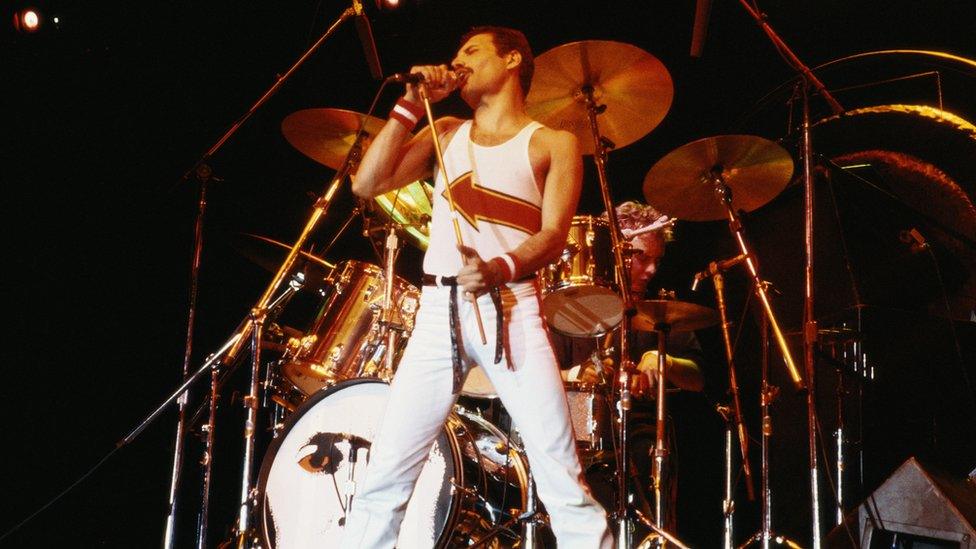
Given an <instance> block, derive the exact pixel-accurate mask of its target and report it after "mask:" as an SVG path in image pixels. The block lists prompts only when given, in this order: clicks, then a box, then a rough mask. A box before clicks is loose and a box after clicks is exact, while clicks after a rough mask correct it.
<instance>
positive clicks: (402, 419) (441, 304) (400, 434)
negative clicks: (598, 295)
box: [341, 282, 613, 549]
mask: <svg viewBox="0 0 976 549" xmlns="http://www.w3.org/2000/svg"><path fill="white" fill-rule="evenodd" d="M449 300H450V289H449V288H446V287H439V286H438V287H435V286H425V287H424V288H423V291H422V294H421V298H420V309H419V311H418V313H417V319H416V325H415V327H414V330H413V333H412V334H411V336H410V339H409V340H408V342H407V346H406V349H405V350H404V354H403V357H402V359H401V360H400V363H399V365H398V367H397V372H396V374H395V376H394V378H393V382H392V384H391V387H390V400H389V403H388V404H387V408H386V413H385V416H384V419H383V422H382V425H381V426H380V428H379V430H378V432H377V435H376V437H375V440H374V441H373V446H372V449H371V451H370V459H369V464H368V466H367V469H366V472H365V480H364V482H363V485H362V486H361V487H360V489H359V490H357V492H358V493H357V495H356V498H355V500H354V504H353V509H352V513H351V514H350V515H349V516H348V517H347V521H346V526H345V531H344V537H343V543H342V545H341V546H342V547H343V548H358V549H381V548H392V547H394V545H395V544H396V540H397V532H398V531H399V527H400V522H401V521H402V520H403V514H404V512H405V509H406V505H407V501H408V500H409V498H410V494H411V493H412V492H413V487H414V484H415V482H416V480H417V478H418V476H419V475H420V471H421V469H422V468H423V465H424V462H425V461H426V459H427V454H428V453H429V452H430V448H431V446H432V444H433V442H434V439H435V438H436V437H437V435H438V434H439V433H440V431H441V429H443V428H444V423H445V421H446V419H447V416H448V414H449V413H450V412H451V409H452V407H453V405H454V402H455V400H456V395H453V394H452V392H451V389H452V379H453V378H452V375H453V369H452V362H451V334H450V323H449V314H448V305H449ZM502 304H503V307H502V309H503V315H504V316H505V320H506V325H505V327H506V328H507V330H508V336H507V342H506V343H507V345H506V348H505V352H506V353H507V354H508V357H507V358H510V359H511V361H512V364H513V365H514V370H510V369H509V368H508V366H507V361H506V360H505V359H503V360H502V361H501V362H500V363H498V364H495V363H494V354H495V333H496V331H495V316H496V313H495V307H494V305H493V304H492V301H491V298H490V296H487V295H485V296H481V298H480V299H479V300H478V306H479V308H480V309H481V316H482V320H483V323H484V328H485V335H486V336H487V339H488V344H487V345H482V343H481V338H480V337H479V335H478V327H477V320H476V319H475V316H474V313H473V307H472V306H471V303H469V302H468V301H466V300H464V298H463V291H462V290H461V289H460V288H459V289H458V313H459V317H460V321H461V328H462V329H461V331H462V334H463V348H464V354H463V355H462V356H463V357H464V360H465V370H466V372H467V371H468V370H470V368H471V367H472V366H473V365H475V364H477V365H479V366H481V367H482V368H483V369H484V370H485V373H486V374H487V375H488V378H489V379H490V380H491V382H492V384H493V385H494V386H495V390H496V392H497V394H498V396H499V398H500V399H501V401H502V404H503V405H504V406H505V409H506V410H507V411H508V413H509V414H510V415H511V418H512V421H513V423H514V425H515V427H516V428H517V429H518V431H519V434H520V436H521V438H522V441H523V444H524V446H525V452H526V454H527V456H528V459H529V467H530V470H531V472H532V475H533V477H534V479H535V484H536V488H537V493H538V495H539V499H540V500H541V501H542V503H543V504H544V505H545V507H546V510H547V511H548V513H549V517H550V526H551V527H552V531H553V533H554V534H555V537H556V540H557V543H558V545H559V547H560V549H568V548H574V549H575V548H579V549H595V548H601V549H604V548H610V547H611V546H612V545H613V540H612V538H611V535H610V532H609V529H608V528H607V515H606V512H605V511H604V509H603V508H602V507H601V506H600V504H599V503H598V502H597V501H596V500H595V499H594V498H593V496H592V494H591V493H590V489H589V486H588V485H587V484H586V481H585V479H584V478H583V474H582V468H581V466H580V462H579V457H578V455H577V453H576V442H575V440H574V437H573V430H572V425H571V423H570V417H569V408H568V406H567V404H566V393H565V390H564V389H563V383H562V379H561V378H560V376H559V367H558V365H557V363H556V359H555V356H554V354H553V351H552V347H551V345H550V342H549V337H548V333H547V331H546V328H545V326H544V324H543V321H542V318H541V316H540V314H539V292H538V289H537V288H536V285H535V283H533V282H522V283H517V284H510V285H509V286H508V287H507V288H503V289H502Z"/></svg>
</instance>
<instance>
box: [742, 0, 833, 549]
mask: <svg viewBox="0 0 976 549" xmlns="http://www.w3.org/2000/svg"><path fill="white" fill-rule="evenodd" d="M739 3H740V4H741V5H742V7H743V8H745V10H746V11H747V12H748V13H749V15H750V17H752V19H753V20H755V21H756V23H757V24H758V25H759V27H760V28H761V29H762V30H763V32H765V33H766V35H767V36H768V37H769V38H770V40H771V41H772V42H773V45H774V46H775V47H776V49H777V50H778V52H779V53H780V55H781V57H783V58H784V59H786V61H787V63H788V64H789V65H790V67H791V68H792V69H794V70H795V71H796V72H797V73H798V74H799V76H800V77H801V80H800V82H798V86H800V87H801V88H802V90H803V96H802V100H803V101H802V103H803V105H802V111H803V116H802V132H801V133H802V147H801V155H802V157H803V214H804V252H805V256H806V261H805V265H804V302H803V351H804V352H803V358H804V361H803V362H804V370H805V374H806V376H807V384H808V386H807V387H806V401H807V436H808V446H809V448H808V451H809V463H810V509H811V515H812V516H811V526H812V530H813V532H812V546H811V547H812V549H820V546H821V540H820V537H821V536H820V534H821V533H820V488H819V484H820V483H819V478H818V477H819V474H818V465H817V423H818V420H817V406H816V390H815V388H816V379H815V376H814V371H815V368H814V351H815V347H816V345H817V333H818V331H817V321H816V319H815V317H814V300H813V280H814V268H813V253H814V247H813V241H814V231H813V204H814V189H813V169H812V161H813V159H812V156H813V153H812V145H811V137H810V94H809V91H810V89H811V88H812V89H813V90H815V91H816V92H817V93H819V94H820V96H821V97H822V98H823V99H824V101H826V102H827V104H828V105H829V106H830V109H831V110H832V111H833V113H834V114H841V113H843V112H844V107H842V106H841V104H840V103H838V102H837V100H836V99H835V98H834V96H833V95H832V94H831V93H830V91H828V90H827V88H826V86H824V84H823V82H821V81H820V79H819V78H817V76H816V75H815V74H814V73H813V71H812V70H810V68H809V67H807V66H806V65H804V64H803V62H802V61H801V60H800V59H799V58H798V57H797V56H796V54H794V53H793V51H792V50H791V49H790V48H789V46H787V45H786V43H785V42H783V40H782V39H781V38H780V37H779V36H778V35H777V34H776V32H775V31H774V30H773V29H772V27H770V25H769V23H768V21H767V17H766V16H765V14H763V13H760V12H759V10H757V9H755V8H754V7H753V6H752V5H750V4H749V1H748V0H739ZM730 211H731V208H730ZM740 244H741V239H740ZM750 266H751V263H750ZM756 282H757V291H758V290H759V288H760V286H758V283H759V280H758V278H757V280H756ZM764 304H765V303H764ZM770 321H771V322H772V328H773V332H774V334H776V337H777V340H779V338H781V335H780V334H778V333H776V332H777V331H778V327H777V326H776V323H775V319H774V318H770ZM781 345H782V344H781ZM791 374H792V371H791ZM794 382H795V383H797V384H798V386H799V381H798V378H797V377H794Z"/></svg>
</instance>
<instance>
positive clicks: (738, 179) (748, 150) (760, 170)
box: [644, 135, 793, 221]
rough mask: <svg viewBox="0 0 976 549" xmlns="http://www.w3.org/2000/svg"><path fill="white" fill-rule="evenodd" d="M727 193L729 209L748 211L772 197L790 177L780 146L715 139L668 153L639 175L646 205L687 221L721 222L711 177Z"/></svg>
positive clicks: (746, 139) (721, 212)
mask: <svg viewBox="0 0 976 549" xmlns="http://www.w3.org/2000/svg"><path fill="white" fill-rule="evenodd" d="M713 171H714V172H715V173H717V174H718V175H720V176H721V178H722V180H723V181H724V182H725V184H726V185H727V186H728V187H729V189H730V190H731V194H732V209H733V210H734V211H736V212H738V211H746V212H751V211H752V210H755V209H757V208H759V207H760V206H762V205H764V204H766V203H767V202H769V201H770V200H772V199H773V198H775V197H776V196H777V195H778V194H779V193H780V192H781V191H782V190H783V189H784V188H785V187H786V185H787V183H789V182H790V179H791V178H792V176H793V159H792V158H791V157H790V154H789V153H788V152H786V150H785V149H784V148H783V147H781V146H780V145H779V144H777V143H775V142H773V141H770V140H768V139H764V138H762V137H756V136H754V135H717V136H714V137H706V138H704V139H699V140H697V141H692V142H691V143H688V144H686V145H682V146H681V147H679V148H677V149H675V150H673V151H671V152H670V153H668V154H667V155H665V156H664V158H662V159H660V160H658V161H657V163H656V164H654V166H653V167H652V168H651V169H650V171H648V172H647V175H646V176H644V198H645V199H646V200H647V203H648V204H650V205H652V206H654V207H655V208H657V209H658V210H660V211H662V212H664V213H667V214H668V215H670V216H671V217H676V218H678V219H684V220H686V221H715V220H719V219H726V218H727V217H728V213H727V211H726V209H725V205H724V204H723V203H722V201H721V200H720V199H719V198H718V196H717V195H716V193H715V187H714V183H713V181H712V180H711V178H706V177H705V176H707V175H709V174H710V173H712V172H713Z"/></svg>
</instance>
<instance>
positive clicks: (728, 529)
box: [691, 255, 756, 549]
mask: <svg viewBox="0 0 976 549" xmlns="http://www.w3.org/2000/svg"><path fill="white" fill-rule="evenodd" d="M747 257H748V256H747V255H739V256H737V257H734V258H731V259H727V260H724V261H712V262H711V263H709V264H708V269H707V270H706V271H703V272H701V273H698V274H697V275H695V280H694V282H693V283H692V285H691V289H692V290H695V288H696V287H697V285H698V282H699V281H700V280H701V279H702V278H704V277H706V276H710V277H711V278H712V286H713V287H714V288H715V303H716V305H717V306H718V313H719V321H720V322H721V328H722V342H723V344H724V348H725V361H726V363H727V364H728V366H729V393H730V394H731V395H732V403H731V405H729V406H720V407H719V410H718V411H719V413H720V414H721V415H722V417H723V418H725V422H726V441H725V442H726V454H727V455H726V459H725V463H726V471H725V501H724V502H723V516H724V532H723V539H724V547H726V549H730V548H731V547H732V543H733V541H732V540H733V532H732V527H733V515H734V513H735V499H734V496H733V490H732V456H731V455H730V452H731V444H732V426H733V425H735V428H736V431H737V433H738V438H739V453H740V455H741V458H742V471H743V473H744V475H745V483H746V493H747V496H748V498H749V501H755V499H756V494H755V489H754V488H753V482H752V467H751V465H750V464H749V434H748V433H747V432H746V424H745V422H744V421H743V419H742V404H741V402H740V399H739V383H738V380H737V376H736V373H735V372H736V371H735V360H734V358H733V357H734V352H733V350H732V338H731V336H730V334H729V328H730V326H731V323H730V322H729V319H728V310H727V309H726V306H725V275H723V274H722V271H723V270H726V269H729V268H731V267H732V266H734V265H737V264H738V263H740V262H742V261H745V260H746V258H747Z"/></svg>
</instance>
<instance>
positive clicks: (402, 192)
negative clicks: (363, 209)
mask: <svg viewBox="0 0 976 549" xmlns="http://www.w3.org/2000/svg"><path fill="white" fill-rule="evenodd" d="M433 196H434V185H433V184H431V183H429V182H427V181H414V182H413V183H411V184H409V185H407V186H406V187H401V188H400V189H399V190H397V191H390V192H388V193H385V194H381V195H379V196H377V197H376V198H374V199H373V200H374V201H375V202H376V204H377V205H378V206H379V209H380V212H381V213H382V214H383V217H384V218H385V219H391V218H392V219H393V221H394V223H397V224H398V225H400V226H401V227H402V228H403V230H404V231H405V232H406V233H407V240H409V241H410V243H411V244H413V245H414V246H416V247H418V248H420V250H422V251H426V250H427V243H428V242H429V241H430V218H431V215H432V214H433V212H434V207H433V205H432V204H431V201H432V199H433Z"/></svg>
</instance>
